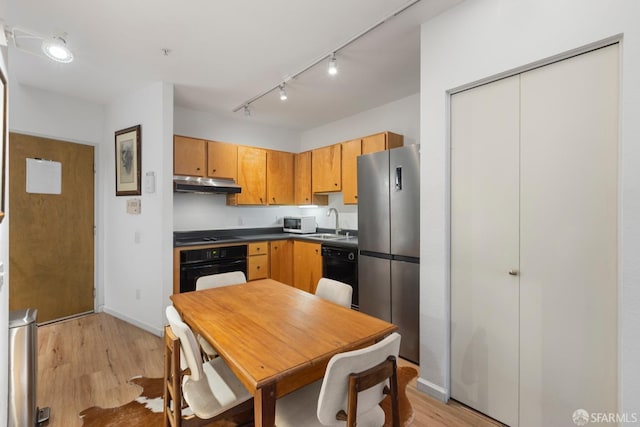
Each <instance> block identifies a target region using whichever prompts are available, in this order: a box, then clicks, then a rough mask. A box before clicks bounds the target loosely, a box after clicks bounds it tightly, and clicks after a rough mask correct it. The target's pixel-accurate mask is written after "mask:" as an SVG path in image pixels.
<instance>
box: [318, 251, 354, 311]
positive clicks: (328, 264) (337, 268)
mask: <svg viewBox="0 0 640 427" xmlns="http://www.w3.org/2000/svg"><path fill="white" fill-rule="evenodd" d="M322 276H323V277H326V278H328V279H333V280H338V281H340V282H343V283H346V284H348V285H351V287H352V288H353V296H352V297H351V308H353V309H354V310H358V309H359V307H358V248H348V247H344V246H331V245H327V244H323V245H322Z"/></svg>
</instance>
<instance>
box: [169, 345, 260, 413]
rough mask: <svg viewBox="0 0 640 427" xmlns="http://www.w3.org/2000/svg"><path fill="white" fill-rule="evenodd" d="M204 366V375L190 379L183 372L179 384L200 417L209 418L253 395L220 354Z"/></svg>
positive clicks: (186, 399)
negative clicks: (195, 379) (197, 378)
mask: <svg viewBox="0 0 640 427" xmlns="http://www.w3.org/2000/svg"><path fill="white" fill-rule="evenodd" d="M203 368H204V374H205V377H206V378H203V379H202V380H200V381H193V380H192V379H191V378H190V377H189V376H188V375H185V377H184V380H183V384H182V393H183V396H184V400H185V401H186V402H187V404H188V405H189V407H190V408H191V409H192V410H193V412H194V414H196V415H197V416H198V417H199V418H202V419H208V418H212V417H214V416H215V415H217V414H220V413H221V412H224V411H226V410H227V409H230V408H233V407H234V406H237V405H239V404H240V403H243V402H246V401H247V400H249V399H251V398H252V397H253V396H251V394H250V393H249V391H248V390H247V389H246V388H245V387H244V385H243V384H242V383H241V382H240V380H238V377H236V375H235V374H234V373H233V372H232V371H231V369H229V366H227V364H226V363H225V362H224V360H222V359H221V358H219V357H218V358H215V359H213V360H211V361H209V362H208V363H205V364H204V365H203Z"/></svg>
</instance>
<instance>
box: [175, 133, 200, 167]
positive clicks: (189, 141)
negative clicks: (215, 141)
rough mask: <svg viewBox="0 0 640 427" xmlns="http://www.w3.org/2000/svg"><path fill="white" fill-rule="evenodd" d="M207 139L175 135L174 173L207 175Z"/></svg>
mask: <svg viewBox="0 0 640 427" xmlns="http://www.w3.org/2000/svg"><path fill="white" fill-rule="evenodd" d="M206 150H207V145H206V141H205V140H202V139H195V138H187V137H184V136H178V135H176V136H174V137H173V173H174V175H187V176H205V173H206V165H205V159H206Z"/></svg>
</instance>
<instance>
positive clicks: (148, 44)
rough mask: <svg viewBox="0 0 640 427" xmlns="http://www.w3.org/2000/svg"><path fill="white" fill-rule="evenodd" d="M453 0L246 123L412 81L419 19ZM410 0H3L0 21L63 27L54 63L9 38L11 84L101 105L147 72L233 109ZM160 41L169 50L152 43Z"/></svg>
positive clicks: (451, 1) (334, 105) (307, 115)
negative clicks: (61, 56)
mask: <svg viewBox="0 0 640 427" xmlns="http://www.w3.org/2000/svg"><path fill="white" fill-rule="evenodd" d="M460 1H461V0H422V1H419V2H418V3H417V4H415V5H413V6H411V7H410V8H409V9H408V10H407V11H405V12H404V13H402V14H400V15H398V16H396V17H394V18H392V19H390V20H388V21H387V22H385V23H384V24H383V25H381V26H380V27H378V28H376V29H375V30H373V31H371V32H370V33H369V34H367V35H366V36H364V37H362V38H360V39H359V40H357V41H356V42H354V43H352V44H350V45H349V46H348V47H346V48H345V49H344V50H342V51H340V52H338V54H337V58H338V67H339V74H338V75H337V76H334V77H331V76H329V75H328V74H327V72H326V68H327V64H328V60H326V61H324V60H323V61H322V62H321V63H320V64H318V65H317V66H316V67H313V68H311V69H310V70H309V71H307V72H305V73H303V74H302V75H300V76H299V77H297V78H296V79H293V80H290V81H289V82H288V83H287V86H286V89H287V93H288V95H289V99H288V100H287V101H286V102H281V101H280V100H279V98H278V94H277V91H274V92H273V93H269V94H267V95H266V96H265V97H263V98H262V99H260V100H257V101H256V102H254V103H253V104H252V105H251V113H252V114H251V116H250V117H248V118H246V119H247V120H252V121H255V122H259V123H263V124H268V125H273V126H279V127H286V128H290V129H295V130H301V131H302V130H306V129H310V128H313V127H317V126H320V125H322V124H325V123H329V122H332V121H335V120H338V119H340V118H343V117H347V116H350V115H353V114H355V113H358V112H361V111H364V110H367V109H370V108H374V107H376V106H379V105H382V104H385V103H388V102H391V101H394V100H397V99H400V98H403V97H406V96H408V95H411V94H414V93H416V92H418V91H419V87H420V86H419V85H420V79H419V67H420V53H419V43H420V40H419V39H420V24H421V23H422V22H424V21H426V20H428V19H430V18H431V17H433V16H435V15H436V14H439V13H441V12H442V11H444V10H446V9H448V8H450V7H453V6H454V5H455V4H457V3H459V2H460ZM406 4H408V0H322V1H311V0H268V1H267V0H216V1H213V0H190V1H168V0H135V1H130V0H110V1H75V0H47V1H42V0H9V1H8V16H7V18H6V20H5V25H7V26H8V27H20V28H24V29H27V30H29V31H33V32H36V33H39V34H42V35H46V36H52V35H55V34H60V33H62V32H66V33H67V34H68V36H67V37H66V38H67V43H68V46H69V47H70V48H71V49H72V51H73V52H74V55H75V60H74V61H73V62H72V63H70V64H57V63H53V62H52V61H50V60H48V59H46V58H44V57H42V56H36V55H31V54H29V53H25V52H23V51H20V50H18V49H15V48H14V47H12V44H11V42H10V47H9V67H10V73H11V78H13V79H17V80H18V82H19V83H21V84H24V85H29V86H33V87H37V88H42V89H46V90H50V91H53V92H57V93H61V94H65V95H68V96H72V97H77V98H81V99H85V100H88V101H91V102H96V103H101V104H106V103H109V102H110V101H111V100H113V99H115V98H117V97H118V96H121V95H122V94H125V93H127V92H128V91H131V90H136V88H138V87H140V86H141V85H144V84H146V83H147V82H152V81H166V82H170V83H173V84H174V85H175V104H176V105H178V106H182V107H186V108H190V109H195V110H200V111H208V112H214V113H216V114H220V115H227V116H229V117H235V118H238V119H240V118H243V117H244V114H243V111H242V110H240V111H239V112H237V113H233V112H232V110H233V109H234V108H236V107H238V106H239V105H242V104H243V103H244V102H245V101H246V100H248V99H250V98H252V97H254V96H256V95H258V94H260V93H262V92H264V91H265V90H267V89H269V88H271V87H273V86H276V85H277V84H279V83H280V82H282V81H283V80H286V79H287V78H289V77H290V76H291V75H292V74H294V73H296V72H297V71H300V70H301V69H303V68H304V67H305V66H307V65H309V64H311V63H312V62H314V61H315V60H317V59H319V58H321V57H322V56H323V55H325V54H328V53H329V52H331V51H332V50H333V49H334V48H336V47H338V46H340V45H341V44H343V43H344V42H346V41H348V40H349V39H351V38H352V37H353V36H355V35H357V34H359V33H361V32H362V31H364V30H365V29H367V28H369V27H370V26H371V25H373V24H374V23H376V22H378V21H380V20H381V19H382V18H384V17H386V16H388V15H389V14H391V13H393V12H394V11H396V10H398V9H400V8H401V7H402V6H404V5H406ZM163 48H167V49H170V50H171V52H170V53H169V55H168V56H164V55H163V54H162V49H163Z"/></svg>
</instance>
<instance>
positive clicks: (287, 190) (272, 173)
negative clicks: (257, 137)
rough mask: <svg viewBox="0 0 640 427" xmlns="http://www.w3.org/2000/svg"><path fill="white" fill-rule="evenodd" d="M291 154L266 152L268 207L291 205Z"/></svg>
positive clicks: (292, 198)
mask: <svg viewBox="0 0 640 427" xmlns="http://www.w3.org/2000/svg"><path fill="white" fill-rule="evenodd" d="M293 170H294V164H293V153H287V152H284V151H274V150H269V151H267V200H268V204H270V205H292V204H293V203H294V197H293V187H294V186H293Z"/></svg>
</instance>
